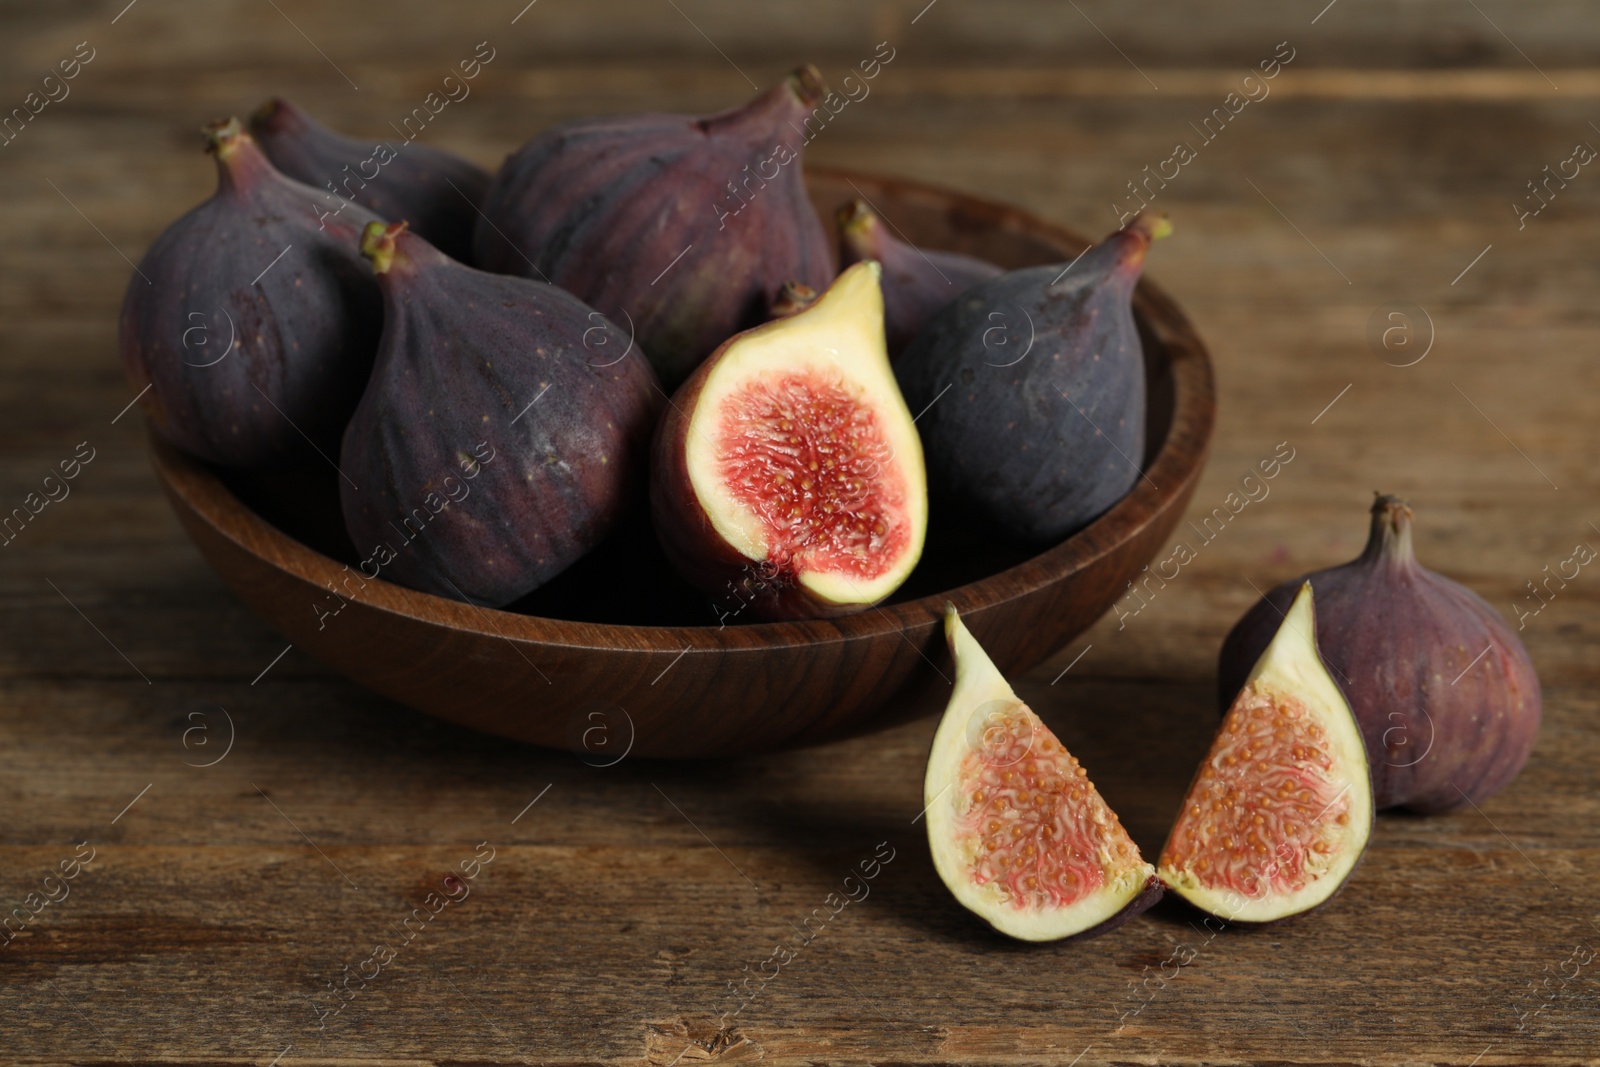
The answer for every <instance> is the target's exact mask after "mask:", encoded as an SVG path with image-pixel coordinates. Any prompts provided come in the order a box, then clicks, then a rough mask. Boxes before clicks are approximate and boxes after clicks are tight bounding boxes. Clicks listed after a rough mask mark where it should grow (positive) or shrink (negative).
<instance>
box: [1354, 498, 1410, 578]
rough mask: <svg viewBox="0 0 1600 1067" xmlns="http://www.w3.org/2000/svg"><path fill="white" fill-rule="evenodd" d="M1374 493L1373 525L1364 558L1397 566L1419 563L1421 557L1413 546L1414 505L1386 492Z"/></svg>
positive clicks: (1363, 554)
mask: <svg viewBox="0 0 1600 1067" xmlns="http://www.w3.org/2000/svg"><path fill="white" fill-rule="evenodd" d="M1373 496H1374V500H1373V501H1372V528H1371V532H1370V533H1368V535H1367V547H1366V548H1365V549H1363V550H1362V552H1361V559H1362V560H1364V561H1366V562H1369V563H1371V562H1378V561H1382V562H1385V563H1387V564H1389V565H1390V566H1396V567H1403V566H1411V565H1413V564H1415V563H1416V561H1417V557H1416V554H1415V553H1414V552H1413V550H1412V547H1411V506H1410V505H1409V504H1407V503H1406V502H1405V501H1404V500H1401V499H1400V498H1399V497H1397V496H1388V495H1386V494H1383V493H1375V494H1373Z"/></svg>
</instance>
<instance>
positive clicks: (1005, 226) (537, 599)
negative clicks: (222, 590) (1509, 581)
mask: <svg viewBox="0 0 1600 1067" xmlns="http://www.w3.org/2000/svg"><path fill="white" fill-rule="evenodd" d="M808 183H809V186H810V190H811V195H812V200H813V202H814V203H815V205H816V207H817V209H818V212H819V214H820V215H821V217H822V218H823V219H824V220H825V224H826V225H828V226H829V227H830V228H831V226H832V219H833V216H834V212H835V210H836V209H837V208H838V207H839V206H841V205H842V204H845V203H847V202H848V201H850V200H852V199H855V198H856V197H862V198H864V199H867V200H868V202H869V203H872V204H873V206H874V207H875V208H877V209H878V210H879V214H880V215H882V216H883V217H884V218H886V219H888V220H889V221H890V223H891V224H892V225H893V227H894V228H895V229H896V230H897V231H899V233H900V234H901V235H902V236H903V237H904V238H905V239H907V240H910V241H912V242H913V243H915V244H919V245H922V246H924V247H928V248H938V249H944V250H948V251H953V252H963V253H966V254H968V255H974V256H979V257H981V258H984V259H988V260H990V261H992V262H994V263H997V264H999V265H1000V266H1003V267H1006V268H1008V269H1015V268H1018V267H1028V266H1036V265H1040V264H1046V263H1064V262H1067V261H1070V260H1071V259H1073V258H1074V257H1076V256H1077V255H1078V254H1079V253H1081V252H1082V251H1083V250H1084V249H1085V248H1086V247H1088V243H1087V242H1085V241H1084V240H1083V239H1082V238H1079V237H1077V236H1075V235H1073V234H1071V233H1069V232H1067V231H1065V230H1061V229H1059V228H1055V227H1041V225H1040V223H1039V221H1038V220H1037V219H1034V218H1032V217H1029V216H1026V215H1024V214H1022V213H1021V212H1018V211H1014V210H1012V209H1008V208H1004V207H1002V206H1000V205H994V204H989V203H987V202H983V201H976V200H972V199H970V198H966V197H961V196H959V195H953V194H948V193H943V192H940V191H937V190H932V189H929V188H927V187H926V186H922V185H920V184H916V183H911V182H904V183H901V182H897V181H895V180H894V179H885V178H881V177H877V176H872V177H868V176H866V175H857V174H852V173H850V172H845V171H835V170H826V169H813V170H812V171H811V172H810V174H809V175H808ZM891 205H892V206H891ZM884 208H888V209H889V210H888V211H887V212H885V210H883V209H884ZM1134 316H1135V321H1136V322H1137V323H1138V325H1139V330H1140V335H1141V338H1142V340H1143V342H1144V345H1143V347H1144V355H1145V377H1146V388H1147V395H1148V398H1149V401H1148V402H1149V414H1148V418H1147V423H1146V427H1147V428H1146V439H1145V452H1144V456H1143V458H1142V461H1141V467H1142V468H1145V469H1148V467H1149V466H1150V464H1151V463H1152V462H1153V460H1154V458H1155V456H1156V454H1157V452H1159V451H1160V449H1161V447H1162V445H1163V444H1164V443H1165V442H1166V440H1167V437H1168V434H1169V433H1170V431H1171V428H1172V424H1173V412H1174V405H1175V387H1174V380H1173V373H1172V363H1171V360H1170V358H1168V354H1167V352H1166V349H1165V347H1164V345H1163V344H1162V343H1161V341H1160V339H1159V338H1158V337H1157V336H1156V335H1155V333H1154V331H1153V330H1152V329H1151V328H1150V325H1149V322H1148V319H1147V316H1146V315H1145V314H1143V313H1142V311H1141V309H1140V308H1139V301H1138V300H1136V301H1135V310H1134ZM216 473H217V475H218V477H219V478H220V479H221V480H222V482H223V483H224V484H225V485H226V486H227V488H228V489H229V490H231V491H232V492H233V493H234V494H235V495H236V496H237V497H238V498H239V500H240V501H241V502H242V503H243V504H244V505H245V506H246V507H248V508H250V509H251V510H252V511H254V512H255V513H256V514H257V515H259V516H260V517H261V518H262V519H264V520H265V521H266V522H268V523H269V524H271V525H272V526H274V527H276V528H277V529H278V530H280V531H282V532H283V533H285V534H287V535H288V536H289V537H291V538H293V539H295V540H296V541H299V542H300V543H302V544H304V545H305V546H307V547H309V548H311V549H314V550H315V551H317V552H319V553H321V554H323V555H325V556H328V557H329V558H331V559H334V560H336V561H338V562H339V563H341V564H348V565H350V566H355V565H356V564H357V562H358V561H359V559H360V556H359V555H358V553H357V552H356V551H355V549H354V546H353V545H352V544H351V543H350V539H349V537H348V535H347V534H346V533H345V530H344V522H343V519H342V517H341V515H340V511H339V476H338V474H337V473H336V472H335V471H334V470H333V469H332V468H331V467H329V466H328V465H326V464H322V463H318V464H315V465H306V466H302V467H296V468H292V469H284V470H278V471H270V472H257V471H220V470H219V471H217V472H216ZM1048 547H1049V546H1041V545H1036V544H1035V545H1029V544H1018V543H1015V542H1009V541H1005V540H1002V539H999V538H997V537H996V536H994V535H993V534H992V533H989V532H986V531H985V530H983V529H981V528H979V527H978V526H976V525H975V524H973V523H971V522H969V521H965V520H964V518H963V516H962V515H961V514H959V513H954V514H952V513H944V514H941V513H939V512H938V511H937V510H935V511H934V512H933V513H932V514H931V516H930V522H929V528H928V540H927V546H926V548H925V550H924V552H923V556H922V559H921V561H920V562H919V564H918V565H917V568H916V570H914V571H913V572H912V574H911V576H910V578H909V579H907V581H906V583H905V584H904V585H903V586H901V587H900V589H899V590H897V591H896V593H895V594H894V595H893V596H892V597H891V598H890V599H889V601H888V603H890V604H899V603H905V602H908V601H914V600H920V599H922V598H924V597H931V596H934V595H936V594H939V593H942V592H945V591H947V590H951V589H955V588H958V587H960V586H964V585H969V584H971V583H974V582H978V581H981V580H982V579H984V578H987V577H990V576H992V575H995V574H999V573H1000V572H1002V571H1005V570H1007V569H1009V568H1011V567H1014V566H1016V565H1018V564H1020V563H1023V562H1025V561H1026V560H1028V559H1030V558H1032V557H1034V556H1036V555H1038V554H1039V553H1040V552H1042V551H1045V550H1046V549H1047V548H1048ZM506 610H508V611H512V612H516V613H519V614H523V615H530V616H535V617H540V618H546V619H559V620H569V621H574V622H588V623H607V624H622V625H634V626H710V627H716V626H717V625H719V615H718V610H717V605H716V604H715V603H713V602H712V601H711V600H710V599H709V598H708V597H706V595H705V594H703V593H701V592H699V591H697V590H696V589H694V588H693V587H692V586H690V585H689V584H688V583H686V582H684V581H683V580H682V579H680V578H679V577H678V576H677V575H676V573H675V572H674V571H673V569H672V567H671V566H670V565H669V564H668V562H667V560H666V557H665V556H664V555H663V554H662V552H661V549H660V547H659V546H658V545H657V543H656V540H655V537H654V535H653V534H652V532H651V531H650V528H649V519H648V517H647V516H645V515H644V514H642V513H641V514H637V515H635V516H633V517H632V518H631V519H630V520H629V521H628V522H627V523H625V524H624V526H623V527H622V528H621V529H619V530H618V531H617V532H616V533H615V534H614V535H613V536H612V537H611V538H610V539H609V540H608V541H607V542H606V543H604V544H602V545H601V546H599V547H598V548H597V549H596V550H595V551H593V552H591V553H589V555H587V556H585V557H584V558H583V559H581V560H579V561H578V562H577V563H576V564H574V565H573V566H572V567H570V568H568V569H567V570H566V571H564V572H563V573H561V574H560V575H558V576H557V577H556V578H555V579H554V580H552V581H550V582H549V583H547V584H546V585H544V586H543V587H541V588H540V589H538V590H536V591H535V592H533V593H531V594H529V595H528V596H526V597H524V598H522V599H521V600H519V601H517V602H516V603H514V604H512V605H510V606H509V607H508V608H507V609H506ZM753 621H754V620H750V619H748V618H745V619H740V618H738V617H730V618H727V619H726V622H727V624H728V625H730V626H737V625H749V624H751V623H753Z"/></svg>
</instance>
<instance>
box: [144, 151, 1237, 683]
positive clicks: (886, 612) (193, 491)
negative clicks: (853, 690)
mask: <svg viewBox="0 0 1600 1067" xmlns="http://www.w3.org/2000/svg"><path fill="white" fill-rule="evenodd" d="M807 173H808V175H809V176H813V177H818V178H828V179H832V180H844V181H848V182H851V183H852V184H854V183H856V182H866V183H869V184H870V185H872V186H873V187H875V188H877V189H879V190H894V191H897V192H900V193H903V194H910V195H912V196H913V197H916V198H919V199H923V200H929V199H936V200H939V201H942V202H944V203H945V204H946V205H947V208H949V209H953V210H954V211H957V212H959V213H961V215H962V216H963V217H964V218H968V219H978V220H982V221H984V222H985V223H987V224H989V225H992V226H995V227H998V228H1000V229H1003V230H1007V231H1010V232H1015V233H1024V234H1027V235H1028V236H1031V237H1036V238H1040V239H1043V240H1045V241H1047V242H1049V243H1052V244H1055V245H1058V246H1060V247H1062V248H1064V249H1072V248H1079V249H1083V248H1087V247H1089V246H1090V245H1091V244H1092V242H1090V241H1088V240H1086V239H1085V238H1083V237H1082V236H1081V235H1079V234H1077V233H1076V232H1074V231H1072V230H1070V229H1068V228H1067V227H1064V226H1060V225H1057V224H1055V223H1053V222H1050V221H1048V220H1045V219H1042V218H1040V217H1038V216H1037V215H1034V214H1032V213H1031V212H1028V211H1025V210H1023V209H1021V208H1017V207H1012V206H1010V205H1006V204H1002V203H999V202H996V201H992V200H987V199H984V198H981V197H977V196H973V195H971V194H969V193H963V192H960V191H957V190H951V189H944V188H941V187H939V186H937V185H933V184H929V183H926V182H922V181H918V180H914V179H908V178H898V177H892V176H887V175H880V174H873V173H869V172H864V171H856V170H850V169H846V168H836V167H822V166H811V167H807ZM1133 304H1134V309H1135V311H1136V312H1137V313H1138V314H1139V316H1140V317H1141V319H1142V320H1143V321H1144V323H1145V325H1146V326H1147V327H1149V328H1150V329H1151V330H1152V331H1155V329H1156V327H1157V325H1158V324H1159V326H1160V330H1159V333H1160V341H1161V343H1162V345H1163V347H1164V348H1165V349H1166V351H1167V354H1168V366H1169V367H1170V373H1171V375H1172V381H1173V409H1172V418H1171V422H1170V425H1169V426H1168V428H1167V432H1166V436H1165V438H1164V439H1163V440H1162V442H1161V445H1160V447H1159V448H1157V450H1156V453H1155V455H1154V457H1153V458H1152V460H1151V462H1150V463H1149V464H1148V466H1146V467H1145V468H1144V469H1142V470H1141V471H1140V479H1139V481H1137V482H1135V483H1134V487H1133V488H1132V489H1131V490H1129V491H1128V492H1127V493H1126V494H1125V495H1124V496H1123V497H1122V498H1121V499H1120V500H1118V501H1117V502H1116V503H1115V504H1113V505H1112V506H1111V507H1110V508H1109V509H1108V510H1107V511H1105V512H1104V513H1103V514H1101V515H1100V516H1099V517H1098V518H1096V519H1095V520H1094V521H1093V522H1091V523H1090V524H1089V525H1087V526H1085V527H1084V528H1083V529H1081V530H1079V531H1077V532H1076V533H1074V534H1072V535H1071V536H1070V537H1067V538H1066V539H1065V540H1063V541H1061V542H1059V543H1057V544H1055V545H1052V546H1050V547H1049V548H1047V549H1045V550H1044V551H1042V552H1039V553H1038V554H1036V555H1033V556H1030V557H1029V558H1027V559H1025V560H1023V561H1021V562H1019V563H1016V564H1014V565H1012V566H1010V567H1008V568H1006V569H1005V570H1001V571H997V572H995V573H994V574H991V575H987V576H985V577H983V578H980V579H977V580H976V581H973V582H968V583H967V584H965V585H961V586H957V587H955V588H953V589H949V590H945V591H942V592H939V593H935V594H930V595H928V596H924V597H920V598H918V599H916V600H907V601H901V602H898V603H894V604H880V605H876V606H874V607H872V608H868V609H863V610H861V611H858V612H855V613H853V614H850V615H844V616H838V617H835V618H827V619H798V620H788V621H781V622H752V623H740V624H737V625H732V626H730V625H727V624H726V623H724V624H722V625H720V626H719V625H712V624H707V625H704V626H683V625H675V626H651V625H637V624H632V623H599V622H581V621H575V620H569V619H553V618H548V617H545V616H538V615H525V614H521V613H519V612H513V611H506V610H504V609H500V608H489V607H481V606H478V605H475V604H469V603H466V602H464V601H457V600H451V599H449V598H446V597H441V596H436V595H434V594H432V593H424V592H421V591H419V590H415V589H409V588H407V587H405V586H402V585H397V584H395V583H393V582H390V581H387V580H385V579H384V578H383V577H382V576H381V575H380V576H378V577H376V578H368V577H367V576H366V574H365V573H364V572H362V571H360V570H359V568H358V569H357V570H356V572H355V573H358V574H360V576H361V580H362V581H363V583H364V584H363V586H362V589H361V595H360V598H359V599H360V602H361V604H362V605H363V607H365V608H367V609H369V610H374V611H379V612H383V613H388V614H393V615H397V616H401V617H404V618H406V619H407V620H411V621H414V622H422V623H425V624H433V625H436V626H439V627H442V628H446V629H449V630H453V631H460V630H466V631H471V632H474V633H477V634H480V635H482V636H485V637H491V638H493V637H499V638H501V639H504V640H508V641H512V642H522V643H526V644H529V645H536V646H542V647H561V648H570V649H574V650H591V651H617V650H631V651H639V652H663V651H680V650H681V651H689V650H694V651H717V650H720V651H725V652H741V651H743V652H755V651H762V650H766V649H780V648H793V647H812V646H820V645H829V644H837V643H843V642H848V641H854V640H858V639H862V638H872V637H880V636H883V635H886V634H890V633H894V632H899V633H900V634H901V635H902V636H904V634H905V631H906V630H907V629H909V628H913V627H918V626H926V625H927V624H928V623H930V622H931V621H934V620H936V619H937V618H939V616H940V615H941V614H942V613H943V610H944V606H945V604H946V603H954V604H955V605H956V607H957V608H958V609H960V610H962V611H963V612H966V611H973V610H980V609H988V608H992V607H995V606H998V605H1001V604H1004V603H1006V602H1008V601H1011V600H1014V599H1017V598H1019V597H1023V596H1026V595H1028V594H1030V593H1033V592H1035V591H1037V590H1038V589H1040V588H1042V587H1044V586H1048V585H1052V584H1055V583H1057V582H1059V581H1061V580H1062V579H1064V578H1066V577H1068V576H1069V575H1071V574H1074V573H1076V572H1079V571H1082V570H1084V569H1086V568H1087V567H1089V566H1090V565H1092V564H1093V563H1094V562H1095V561H1096V560H1097V559H1100V558H1101V557H1103V556H1105V555H1107V554H1109V553H1111V552H1113V551H1115V550H1116V549H1117V548H1118V547H1119V546H1121V545H1122V544H1124V543H1126V542H1127V541H1128V540H1130V539H1132V538H1134V537H1137V536H1138V535H1139V534H1140V532H1141V530H1142V529H1143V527H1144V525H1145V523H1144V521H1143V520H1144V519H1145V518H1148V517H1149V516H1151V515H1153V514H1155V513H1158V512H1160V511H1161V510H1162V509H1163V508H1164V507H1166V506H1167V505H1169V504H1170V503H1171V502H1172V500H1173V499H1174V498H1177V497H1179V496H1181V495H1182V494H1183V493H1184V492H1185V491H1186V489H1187V487H1188V486H1189V485H1190V483H1191V481H1192V480H1193V479H1194V478H1195V477H1196V476H1197V475H1198V473H1199V471H1200V469H1201V468H1202V467H1203V465H1204V463H1205V460H1206V455H1207V452H1208V451H1209V447H1210V441H1211V434H1212V430H1213V426H1214V422H1215V399H1214V390H1215V386H1214V380H1213V375H1212V367H1211V360H1210V355H1209V353H1208V351H1207V349H1206V347H1205V344H1204V343H1203V342H1202V341H1201V339H1200V336H1199V334H1198V332H1197V331H1196V330H1195V329H1194V326H1193V324H1192V323H1191V322H1190V321H1189V319H1188V317H1187V316H1186V315H1185V314H1184V313H1183V311H1182V310H1181V308H1179V306H1178V305H1177V304H1176V302H1175V301H1173V300H1172V299H1171V297H1169V296H1168V295H1167V294H1166V292H1165V291H1164V290H1162V289H1161V288H1160V287H1159V286H1157V285H1155V284H1154V283H1153V282H1151V281H1150V280H1149V279H1148V277H1141V278H1140V280H1139V283H1138V286H1137V287H1136V289H1135V291H1134V300H1133ZM146 426H147V434H148V439H149V442H150V449H151V463H152V465H153V467H154V468H155V471H156V474H157V476H158V477H159V479H160V480H161V481H162V483H163V484H164V486H165V488H166V489H167V491H168V492H169V493H172V494H173V495H175V496H176V497H178V498H180V499H181V500H182V501H183V503H184V504H185V505H186V507H187V509H188V510H189V512H190V513H191V514H192V515H193V516H194V517H195V518H197V519H199V520H201V521H203V522H205V523H206V524H207V525H208V526H210V527H211V528H212V530H213V531H214V532H215V533H216V534H218V535H220V536H221V537H222V538H224V539H226V540H227V541H229V542H231V543H232V544H233V545H234V546H235V547H236V548H237V549H239V550H240V551H243V552H245V553H247V554H248V555H250V556H252V557H254V558H256V559H257V560H259V561H261V562H263V563H265V564H267V565H268V566H271V567H272V568H274V569H276V570H278V571H281V572H285V573H287V574H289V575H290V576H292V577H294V578H298V579H299V580H301V581H302V582H305V583H308V584H310V585H312V586H315V587H317V588H319V589H320V588H333V587H334V584H335V583H336V581H337V580H338V579H340V578H341V577H342V576H343V575H344V574H345V573H346V572H347V571H348V570H349V566H348V565H347V564H343V563H340V562H339V561H337V560H335V559H333V558H332V557H330V556H326V555H324V554H322V553H321V552H318V551H317V550H316V549H313V548H311V547H310V546H308V545H305V544H303V543H301V542H300V541H298V540H296V539H294V538H293V537H291V536H290V535H289V534H287V533H285V532H284V531H282V530H280V529H279V528H278V527H276V526H274V525H273V524H272V523H270V522H269V521H267V519H266V518H264V517H263V516H262V515H260V514H259V513H257V512H255V511H254V510H252V509H251V508H249V507H248V506H246V505H245V503H244V502H243V501H242V500H240V499H239V497H238V496H236V495H235V494H234V492H233V491H232V490H231V489H230V488H229V487H228V486H227V484H226V483H225V482H224V481H223V479H222V477H221V476H220V475H219V474H218V473H217V472H216V471H214V470H213V469H212V468H210V467H209V466H207V465H206V464H205V463H203V462H202V461H200V460H198V459H195V458H194V457H192V456H189V455H188V454H187V453H184V452H182V451H181V450H179V449H178V448H176V447H175V446H173V445H171V444H168V443H167V442H166V441H164V440H162V439H161V438H160V437H159V436H158V435H157V434H156V432H155V429H154V425H153V424H152V423H151V422H150V421H149V419H148V418H146ZM1157 478H1159V479H1160V482H1159V484H1158V482H1157ZM1160 485H1165V486H1166V487H1167V488H1165V489H1162V488H1160Z"/></svg>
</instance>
